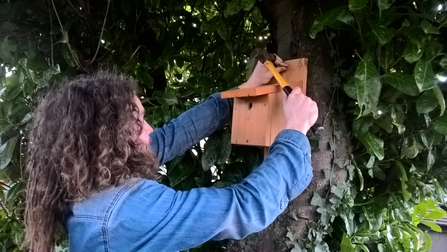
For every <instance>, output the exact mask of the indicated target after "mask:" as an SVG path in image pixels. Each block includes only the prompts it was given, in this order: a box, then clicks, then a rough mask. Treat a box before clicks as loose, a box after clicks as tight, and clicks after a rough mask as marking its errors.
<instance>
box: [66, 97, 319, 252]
mask: <svg viewBox="0 0 447 252" xmlns="http://www.w3.org/2000/svg"><path fill="white" fill-rule="evenodd" d="M231 111H232V101H231V100H224V99H221V98H220V94H214V95H213V96H211V97H210V99H208V100H207V101H206V102H204V103H202V104H200V105H198V106H196V107H194V108H192V109H190V110H188V111H187V112H185V113H184V114H182V115H181V116H180V117H179V118H177V119H174V120H172V121H171V122H170V123H169V124H167V125H165V126H164V127H163V128H160V129H157V130H155V131H154V132H153V133H152V134H151V146H152V148H153V150H154V152H155V153H156V154H157V155H158V157H159V159H160V162H161V163H165V162H167V161H169V160H171V159H172V158H174V157H175V156H177V155H180V154H182V153H183V152H185V151H186V150H187V149H188V148H189V147H190V146H191V145H193V144H195V143H197V142H198V141H200V140H201V139H202V138H204V137H206V136H208V135H210V134H211V133H212V132H214V131H215V130H217V129H220V128H222V127H223V126H224V125H225V124H226V123H227V122H228V120H229V118H230V116H231ZM311 178H312V167H311V163H310V146H309V143H308V141H307V138H306V137H305V136H304V135H303V134H302V133H300V132H298V131H294V130H284V131H282V132H280V133H279V135H278V136H277V138H276V140H275V141H274V143H273V145H272V146H271V148H270V154H269V156H268V157H267V158H266V159H265V160H264V162H263V163H262V164H261V165H260V166H259V167H258V168H257V169H255V170H254V171H253V173H252V174H250V175H249V176H248V177H247V178H245V179H244V180H243V181H242V182H241V183H239V184H236V185H232V186H229V187H226V188H220V189H218V188H198V189H192V190H190V191H175V190H173V189H171V188H169V187H167V186H164V185H162V184H159V183H157V182H156V181H152V180H144V179H131V180H129V181H127V182H126V183H124V184H122V185H120V186H118V187H114V188H111V189H109V190H106V191H102V192H100V193H97V194H96V195H94V196H93V197H91V198H89V199H87V200H85V201H82V202H79V203H76V204H74V205H73V206H72V207H71V209H70V211H69V213H68V214H67V216H66V221H65V224H66V228H67V230H68V234H69V241H70V251H72V252H76V251H107V252H112V251H118V252H121V251H179V250H185V249H188V248H192V247H195V246H198V245H200V244H202V243H204V242H206V241H208V240H222V239H242V238H244V237H246V236H247V235H249V234H251V233H253V232H258V231H260V230H262V229H264V228H266V227H267V226H268V225H269V224H270V223H272V222H273V221H274V220H275V218H276V217H277V216H278V215H279V214H280V213H281V212H283V211H284V209H285V208H286V206H287V205H288V203H289V201H291V200H292V199H293V198H295V197H296V196H298V195H299V194H300V193H301V192H302V191H303V190H304V189H305V188H306V187H307V185H308V184H309V183H310V181H311Z"/></svg>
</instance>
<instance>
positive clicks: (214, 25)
mask: <svg viewBox="0 0 447 252" xmlns="http://www.w3.org/2000/svg"><path fill="white" fill-rule="evenodd" d="M221 25H222V19H221V17H218V16H217V17H213V18H212V19H210V20H209V21H206V22H204V23H203V24H202V26H201V27H200V31H201V32H202V33H205V32H208V33H212V32H215V31H217V29H218V28H219V27H220V26H221Z"/></svg>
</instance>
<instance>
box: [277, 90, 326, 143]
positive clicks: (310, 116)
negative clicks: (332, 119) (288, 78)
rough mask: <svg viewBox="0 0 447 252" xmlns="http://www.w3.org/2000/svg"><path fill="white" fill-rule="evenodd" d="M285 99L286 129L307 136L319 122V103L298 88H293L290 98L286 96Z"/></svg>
mask: <svg viewBox="0 0 447 252" xmlns="http://www.w3.org/2000/svg"><path fill="white" fill-rule="evenodd" d="M284 99H285V100H284V114H285V116H286V129H293V130H297V131H300V132H301V133H303V134H304V135H306V133H307V131H309V129H310V128H311V127H312V126H313V125H314V124H315V122H316V121H317V118H318V107H317V103H316V102H314V101H313V100H312V99H311V98H309V97H307V96H306V95H305V94H303V92H301V88H298V87H295V88H293V91H292V93H290V95H289V96H288V97H287V96H286V95H285V94H284Z"/></svg>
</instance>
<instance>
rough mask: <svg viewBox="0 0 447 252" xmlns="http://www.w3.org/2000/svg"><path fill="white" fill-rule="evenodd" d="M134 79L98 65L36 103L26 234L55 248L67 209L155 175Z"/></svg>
mask: <svg viewBox="0 0 447 252" xmlns="http://www.w3.org/2000/svg"><path fill="white" fill-rule="evenodd" d="M135 87H136V84H135V82H134V81H133V80H132V79H130V78H127V77H125V76H123V75H117V74H112V73H109V72H98V73H96V74H94V75H91V76H80V77H78V78H76V79H74V80H71V81H69V82H68V83H66V84H64V85H60V86H59V87H57V88H55V89H54V90H51V91H50V92H49V93H48V94H47V95H46V97H45V98H44V99H43V100H42V101H41V103H40V105H39V106H38V108H37V111H36V114H35V118H34V122H33V127H32V130H31V134H30V139H29V146H28V164H27V172H28V175H29V179H28V184H27V192H26V197H27V199H26V202H27V205H26V212H25V225H26V240H27V242H28V243H29V246H30V248H31V250H35V251H49V250H52V247H53V243H54V239H55V236H57V234H58V233H59V232H60V227H61V223H62V219H63V215H64V211H66V209H67V208H68V207H69V206H70V204H73V203H74V202H78V201H82V200H84V199H87V198H88V197H90V196H91V195H93V194H95V193H97V192H99V191H101V190H103V189H105V188H108V187H111V186H116V185H119V184H121V183H123V182H124V181H126V180H127V179H129V178H133V177H137V178H146V179H157V174H158V162H157V158H156V157H155V156H154V154H153V153H152V152H150V150H149V148H141V143H140V142H139V140H138V137H136V136H138V135H139V134H140V132H141V127H142V122H140V121H139V119H138V116H136V115H138V107H137V105H136V104H135V100H134V99H135Z"/></svg>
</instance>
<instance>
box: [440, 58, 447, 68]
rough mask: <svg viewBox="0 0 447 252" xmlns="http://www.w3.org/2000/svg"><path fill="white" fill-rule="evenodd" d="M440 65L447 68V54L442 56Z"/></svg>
mask: <svg viewBox="0 0 447 252" xmlns="http://www.w3.org/2000/svg"><path fill="white" fill-rule="evenodd" d="M439 65H440V66H441V67H442V68H444V69H447V56H444V57H442V59H441V60H440V61H439Z"/></svg>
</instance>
